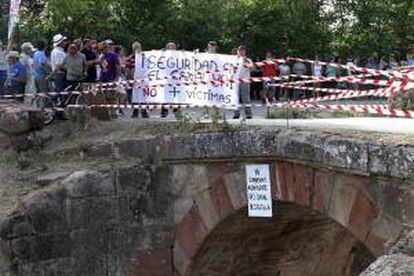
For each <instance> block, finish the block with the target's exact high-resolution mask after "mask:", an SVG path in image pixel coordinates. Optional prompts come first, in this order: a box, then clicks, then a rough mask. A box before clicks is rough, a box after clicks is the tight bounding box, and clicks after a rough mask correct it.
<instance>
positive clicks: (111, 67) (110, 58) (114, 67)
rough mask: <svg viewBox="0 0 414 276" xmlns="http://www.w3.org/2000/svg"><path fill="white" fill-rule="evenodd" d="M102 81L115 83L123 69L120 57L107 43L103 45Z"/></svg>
mask: <svg viewBox="0 0 414 276" xmlns="http://www.w3.org/2000/svg"><path fill="white" fill-rule="evenodd" d="M102 53H103V55H102V57H101V60H100V65H101V81H102V82H114V81H117V80H118V79H119V76H120V72H121V67H120V62H119V58H118V55H117V54H115V53H114V52H113V51H112V50H111V47H110V45H109V44H108V43H107V42H103V43H102Z"/></svg>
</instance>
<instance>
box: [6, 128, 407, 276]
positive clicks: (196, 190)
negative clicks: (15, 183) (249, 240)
mask: <svg viewBox="0 0 414 276" xmlns="http://www.w3.org/2000/svg"><path fill="white" fill-rule="evenodd" d="M235 135H237V136H235ZM413 153H414V150H413V148H412V147H402V146H395V147H391V146H384V145H378V144H373V143H371V142H368V141H360V140H355V139H342V138H336V137H331V136H329V135H327V134H315V133H311V132H300V131H293V130H286V131H275V132H266V131H252V132H242V133H237V134H235V133H224V134H211V133H208V134H197V135H190V136H185V137H163V138H162V139H160V140H156V139H153V140H151V139H149V140H145V139H124V140H122V141H118V142H116V143H105V142H102V143H96V144H94V145H93V146H92V147H89V148H88V149H85V151H84V152H82V154H81V155H82V156H83V157H82V158H85V159H88V160H89V159H90V160H91V162H92V161H93V160H94V158H102V157H103V156H106V157H108V159H109V157H110V160H115V159H116V160H135V161H136V163H137V164H134V163H129V164H128V165H123V166H121V167H117V168H113V169H107V170H93V169H92V170H90V169H88V170H87V169H78V170H74V171H73V172H68V173H67V175H68V176H67V177H66V176H64V177H63V178H64V179H63V180H61V181H54V180H53V181H51V182H52V184H51V185H50V186H49V187H48V188H45V189H43V190H40V191H37V192H34V193H32V194H30V195H29V196H28V197H27V198H25V199H24V200H23V202H22V203H21V204H20V206H18V208H16V209H15V210H14V211H13V213H11V214H9V216H7V218H5V219H4V220H3V221H2V222H1V223H0V238H1V239H0V240H1V243H0V246H1V248H2V250H0V251H1V253H2V254H0V272H3V271H7V272H15V273H16V274H17V275H34V276H37V275H80V276H82V275H85V276H86V275H87V276H90V275H92V276H93V275H131V276H132V275H167V276H168V275H183V276H184V275H192V274H191V273H192V272H194V271H197V270H194V268H195V267H197V262H198V260H199V257H200V254H201V253H200V252H202V251H203V250H204V249H205V246H206V245H208V244H209V243H208V240H209V237H211V236H212V235H216V234H217V233H216V230H217V229H221V230H223V231H226V229H227V228H226V227H224V228H223V227H222V226H223V225H226V222H228V221H233V222H235V223H237V222H238V220H237V219H236V220H233V219H234V217H235V216H236V217H237V218H239V219H240V221H239V222H240V223H241V222H242V221H243V220H244V219H245V218H246V214H245V213H243V214H242V215H241V216H240V212H243V210H244V208H245V207H246V204H247V197H246V187H245V184H246V181H245V165H246V164H250V163H266V164H270V165H271V178H272V194H273V198H274V199H275V204H276V219H277V204H278V203H283V204H292V205H294V206H296V207H295V208H298V209H299V210H306V211H307V212H305V213H303V217H304V218H302V219H299V220H298V221H297V222H296V223H293V224H292V225H290V224H289V225H290V226H289V227H287V228H286V229H285V230H284V231H288V232H289V231H293V230H294V229H296V230H298V229H299V230H300V229H301V225H302V224H303V223H304V222H305V221H306V217H308V216H311V217H314V216H315V217H317V216H320V217H323V218H325V219H326V220H328V222H330V223H332V224H334V225H336V226H335V227H333V226H331V225H330V224H329V223H328V224H327V222H326V221H321V220H319V219H316V220H315V221H310V222H309V223H312V224H315V225H316V226H315V227H318V225H319V223H320V226H321V227H322V228H323V229H333V231H334V230H335V231H334V232H335V233H336V234H338V236H341V235H345V234H346V235H348V236H347V237H352V239H351V238H349V239H344V240H347V241H348V243H347V247H346V248H351V247H352V248H353V244H355V243H356V242H359V243H360V244H362V245H363V246H362V248H364V249H367V250H368V251H370V252H371V254H372V255H373V256H380V255H382V254H383V253H384V250H385V248H386V247H387V246H388V245H389V244H390V243H392V242H395V241H396V240H397V239H398V238H399V237H400V236H401V234H402V233H404V232H405V231H406V230H408V229H412V228H414V208H413V206H414V192H413V189H412V184H411V183H412V179H413V176H414V167H413V164H414V161H413V160H414V159H413V158H412V157H413V156H414V154H413ZM128 158H129V159H128ZM138 163H139V165H138ZM299 213H300V212H299ZM252 225H254V223H253V224H252ZM305 225H306V223H305ZM299 230H298V231H299ZM249 231H252V232H254V229H253V230H252V229H250V230H249ZM269 232H271V231H269ZM316 232H317V231H316ZM316 232H315V233H316ZM248 233H251V232H248ZM282 233H283V231H282ZM328 236H329V235H328ZM328 236H327V237H328ZM218 237H219V238H220V237H221V238H223V237H225V236H220V235H218ZM268 238H269V236H266V237H264V238H263V239H264V240H266V239H268ZM292 240H294V239H293V238H292ZM298 240H300V239H298ZM327 240H329V239H325V241H327ZM267 241H269V240H267ZM263 244H265V243H264V242H263ZM236 245H237V244H236ZM274 246H275V247H277V244H275V245H274ZM285 246H286V245H285ZM337 246H340V244H339V245H337ZM298 248H301V247H298ZM356 248H357V249H358V248H361V247H356ZM256 249H257V250H258V251H260V250H259V249H260V248H256ZM312 250H313V249H312ZM358 250H359V249H358ZM358 250H357V251H358ZM303 252H304V251H303ZM259 255H260V254H259V253H258V255H257V256H259ZM363 255H364V254H363ZM206 256H207V257H208V255H206ZM257 256H256V257H257ZM347 256H348V255H347ZM279 257H280V256H279ZM279 257H278V255H277V254H276V255H275V254H273V253H272V254H269V255H268V256H267V258H268V262H267V263H266V265H269V264H271V263H272V262H273V261H275V262H276V261H277V258H279ZM352 263H353V262H351V263H349V264H347V265H348V267H346V265H344V264H343V263H342V264H340V265H344V267H345V268H349V269H350V268H351V267H352ZM338 265H339V264H338ZM357 267H359V268H360V267H361V266H357ZM217 269H218V271H220V269H223V267H218V268H217ZM263 271H267V270H266V268H264V270H263ZM286 271H287V270H286ZM349 271H350V270H349ZM4 274H5V273H4ZM229 275H231V274H229ZM282 275H283V274H282ZM344 275H353V274H349V273H348V274H346V273H344Z"/></svg>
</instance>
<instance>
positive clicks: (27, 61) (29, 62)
mask: <svg viewBox="0 0 414 276" xmlns="http://www.w3.org/2000/svg"><path fill="white" fill-rule="evenodd" d="M20 48H21V49H22V54H21V59H20V60H21V62H22V63H23V65H24V66H25V67H26V73H27V82H26V87H25V91H24V92H25V93H26V94H31V93H35V92H36V86H35V82H34V78H33V58H32V54H33V52H34V47H33V45H32V43H30V42H25V43H23V44H22V46H20Z"/></svg>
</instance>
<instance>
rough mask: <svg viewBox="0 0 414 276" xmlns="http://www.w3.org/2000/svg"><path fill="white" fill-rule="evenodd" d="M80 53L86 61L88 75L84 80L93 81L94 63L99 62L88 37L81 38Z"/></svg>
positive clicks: (94, 76) (94, 77)
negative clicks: (81, 46) (81, 47)
mask: <svg viewBox="0 0 414 276" xmlns="http://www.w3.org/2000/svg"><path fill="white" fill-rule="evenodd" d="M81 53H82V54H84V55H85V58H86V62H87V63H88V76H87V77H86V78H85V82H87V83H94V82H95V81H96V78H97V73H96V65H97V64H99V58H98V55H97V54H96V52H94V51H93V49H92V40H91V39H90V38H85V39H84V40H83V49H82V51H81Z"/></svg>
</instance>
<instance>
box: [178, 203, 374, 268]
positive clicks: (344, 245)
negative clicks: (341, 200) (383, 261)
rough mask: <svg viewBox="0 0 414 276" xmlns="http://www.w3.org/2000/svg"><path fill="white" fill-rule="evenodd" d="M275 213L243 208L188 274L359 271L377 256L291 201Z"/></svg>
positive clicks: (210, 239)
mask: <svg viewBox="0 0 414 276" xmlns="http://www.w3.org/2000/svg"><path fill="white" fill-rule="evenodd" d="M275 210H276V212H275V215H274V217H273V218H271V219H270V218H269V219H267V218H266V219H262V218H248V217H247V215H246V214H247V210H246V209H241V210H239V211H237V212H236V213H234V214H233V215H231V216H229V217H228V218H227V219H225V220H224V221H223V222H221V223H220V224H219V225H218V226H217V227H216V228H215V229H214V230H213V231H212V232H211V233H210V234H209V235H208V237H207V238H206V239H205V241H204V242H203V244H202V245H201V247H200V250H199V251H198V253H197V255H196V256H195V258H194V259H193V262H192V264H191V265H190V267H189V269H188V270H187V273H186V274H187V275H192V276H196V275H206V276H207V275H208V276H214V275H220V276H227V275H228V276H230V275H277V276H324V275H326V276H331V275H332V276H334V275H335V276H341V275H344V276H345V275H359V273H360V272H362V271H363V270H364V269H365V268H366V267H368V266H369V264H371V263H372V262H374V261H375V256H374V255H373V254H372V253H371V252H370V251H369V250H368V249H367V248H366V247H365V246H364V245H363V244H362V243H361V242H360V241H358V240H357V239H356V238H355V237H354V236H353V235H352V234H351V233H350V232H349V231H348V230H347V229H345V228H344V227H342V226H341V225H339V224H338V223H336V222H334V221H333V220H331V219H329V218H326V217H324V216H323V215H321V214H319V213H317V212H314V211H311V210H310V209H307V208H305V207H301V206H299V205H297V204H292V203H281V202H277V203H276V207H275Z"/></svg>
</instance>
